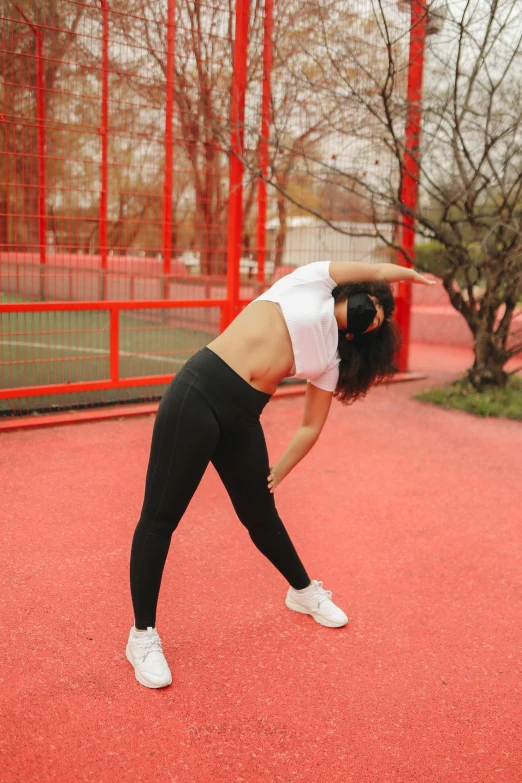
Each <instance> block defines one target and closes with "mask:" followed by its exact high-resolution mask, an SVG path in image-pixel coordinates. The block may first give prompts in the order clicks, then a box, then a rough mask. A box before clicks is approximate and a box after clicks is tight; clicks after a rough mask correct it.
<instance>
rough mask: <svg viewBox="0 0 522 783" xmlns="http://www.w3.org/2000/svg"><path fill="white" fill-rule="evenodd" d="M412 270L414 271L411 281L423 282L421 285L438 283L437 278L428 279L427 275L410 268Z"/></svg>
mask: <svg viewBox="0 0 522 783" xmlns="http://www.w3.org/2000/svg"><path fill="white" fill-rule="evenodd" d="M410 272H411V273H412V278H413V279H412V278H410V279H411V282H412V283H421V285H436V284H437V281H436V280H428V278H427V277H424V276H423V275H420V274H419V273H418V272H416V271H415V269H410Z"/></svg>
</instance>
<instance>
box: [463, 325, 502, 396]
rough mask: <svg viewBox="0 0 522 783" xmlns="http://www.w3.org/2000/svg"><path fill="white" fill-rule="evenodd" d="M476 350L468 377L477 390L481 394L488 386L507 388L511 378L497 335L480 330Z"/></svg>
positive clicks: (476, 340)
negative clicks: (505, 366)
mask: <svg viewBox="0 0 522 783" xmlns="http://www.w3.org/2000/svg"><path fill="white" fill-rule="evenodd" d="M474 350H475V361H474V362H473V366H472V367H470V368H469V370H468V372H467V377H468V380H469V381H470V383H471V384H472V385H473V386H474V387H475V389H477V391H479V392H480V391H482V390H483V389H484V387H486V386H500V387H503V386H505V385H506V381H507V379H508V377H509V376H508V373H506V372H505V371H504V369H503V367H504V364H505V363H506V354H505V351H504V350H503V349H502V348H499V346H498V345H497V340H496V339H495V335H494V334H493V333H492V332H491V331H489V330H486V329H481V328H479V330H478V333H477V337H476V339H475V349H474Z"/></svg>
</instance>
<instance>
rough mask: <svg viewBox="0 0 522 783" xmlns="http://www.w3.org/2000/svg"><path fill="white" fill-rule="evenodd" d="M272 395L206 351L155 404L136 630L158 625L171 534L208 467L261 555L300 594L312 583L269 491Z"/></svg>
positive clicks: (135, 587)
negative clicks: (267, 420) (267, 425)
mask: <svg viewBox="0 0 522 783" xmlns="http://www.w3.org/2000/svg"><path fill="white" fill-rule="evenodd" d="M269 399H270V395H269V394H266V393H265V392H262V391H259V390H258V389H254V387H253V386H251V385H250V384H249V383H247V381H245V380H244V379H243V378H242V377H241V376H240V375H238V374H237V373H236V372H235V370H233V369H232V368H231V367H230V366H229V365H228V364H227V363H226V362H225V361H223V359H221V357H219V356H218V355H217V354H216V353H214V352H213V351H212V350H211V349H210V348H202V349H201V350H200V351H198V352H197V353H196V354H194V356H192V357H191V358H190V359H189V360H188V361H187V362H186V363H185V364H184V365H183V367H182V368H181V369H180V370H179V371H178V372H177V373H176V375H175V376H174V378H173V379H172V381H171V382H170V385H169V386H168V388H167V390H166V392H165V394H164V395H163V398H162V400H161V402H160V404H159V407H158V412H157V415H156V420H155V422H154V429H153V433H152V445H151V451H150V458H149V465H148V469H147V477H146V482H145V499H144V502H143V508H142V511H141V516H140V520H139V522H138V524H137V526H136V530H135V531H134V537H133V540H132V550H131V558H130V585H131V594H132V602H133V606H134V619H135V625H136V627H137V628H143V629H145V628H147V627H148V626H155V625H156V607H157V603H158V596H159V591H160V585H161V578H162V575H163V568H164V565H165V560H166V558H167V554H168V551H169V547H170V540H171V536H172V533H173V532H174V530H175V529H176V527H177V526H178V523H179V521H180V519H181V517H182V516H183V514H184V513H185V509H186V508H187V506H188V504H189V502H190V499H191V498H192V496H193V494H194V492H195V491H196V489H197V486H198V484H199V482H200V481H201V478H202V476H203V474H204V472H205V469H206V467H207V465H208V463H209V461H211V462H212V464H213V465H214V467H215V468H216V470H217V472H218V474H219V476H220V478H221V480H222V481H223V484H224V485H225V487H226V489H227V492H228V494H229V496H230V499H231V501H232V504H233V506H234V509H235V511H236V513H237V515H238V517H239V519H240V520H241V522H242V523H243V525H244V526H245V527H246V528H247V530H248V533H249V535H250V538H251V539H252V541H253V542H254V544H255V545H256V547H257V548H258V549H259V551H260V552H262V553H263V555H265V557H267V558H268V559H269V560H270V562H271V563H272V564H273V565H274V566H275V567H276V568H277V569H278V570H279V571H280V572H281V574H283V576H284V577H285V579H287V581H288V582H289V583H290V584H291V585H292V587H295V588H296V589H297V590H300V589H302V588H304V587H306V586H307V585H308V584H309V583H310V579H309V577H308V574H307V573H306V570H305V568H304V566H303V564H302V563H301V561H300V559H299V556H298V554H297V552H296V550H295V548H294V545H293V544H292V541H291V540H290V537H289V535H288V533H287V532H286V530H285V527H284V525H283V523H282V521H281V519H280V518H279V514H278V513H277V510H276V507H275V502H274V495H273V494H272V493H271V492H270V490H269V489H268V484H267V479H268V474H269V472H270V468H269V460H268V452H267V448H266V443H265V436H264V433H263V429H262V427H261V422H260V421H259V416H260V414H261V412H262V410H263V408H264V407H265V405H266V404H267V402H268V401H269Z"/></svg>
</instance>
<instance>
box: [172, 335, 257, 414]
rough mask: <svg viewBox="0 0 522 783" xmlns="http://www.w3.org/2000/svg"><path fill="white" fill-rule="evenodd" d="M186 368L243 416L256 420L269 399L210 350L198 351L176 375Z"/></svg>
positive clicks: (202, 349)
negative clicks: (255, 417) (253, 417)
mask: <svg viewBox="0 0 522 783" xmlns="http://www.w3.org/2000/svg"><path fill="white" fill-rule="evenodd" d="M185 368H186V369H187V370H190V371H191V372H193V373H194V375H196V376H198V378H201V379H202V380H204V381H206V382H207V383H208V384H209V385H210V388H211V389H212V390H213V391H214V392H216V393H217V394H219V395H220V396H221V397H223V398H224V399H226V400H227V401H228V402H230V403H231V404H232V405H233V406H234V407H235V408H237V409H238V410H239V411H241V412H242V413H244V414H246V415H254V416H259V415H260V414H261V412H262V410H263V408H264V407H265V405H266V404H267V402H268V401H269V400H270V398H271V396H272V395H271V394H268V393H267V392H263V391H261V390H260V389H254V387H253V386H251V385H250V384H249V383H248V381H245V379H244V378H242V377H241V375H239V374H238V373H237V372H236V371H235V370H233V369H232V367H231V366H230V365H229V364H227V363H226V362H225V361H224V359H222V358H221V356H218V355H217V353H214V351H213V350H212V349H211V348H207V347H205V348H201V349H200V350H199V351H198V352H197V353H195V354H194V355H193V356H191V357H190V359H188V361H187V362H185V364H184V365H183V367H182V368H181V370H179V372H182V371H183V370H184V369H185Z"/></svg>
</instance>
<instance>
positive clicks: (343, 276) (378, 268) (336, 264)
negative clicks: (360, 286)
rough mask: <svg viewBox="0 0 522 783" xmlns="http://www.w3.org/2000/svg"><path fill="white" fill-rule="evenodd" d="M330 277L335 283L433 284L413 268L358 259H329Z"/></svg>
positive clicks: (433, 282) (433, 283) (433, 281)
mask: <svg viewBox="0 0 522 783" xmlns="http://www.w3.org/2000/svg"><path fill="white" fill-rule="evenodd" d="M329 269H330V277H331V278H332V280H335V282H336V283H337V285H343V283H366V282H369V281H372V280H387V281H388V282H389V283H398V282H400V281H405V282H409V283H422V284H423V285H435V282H436V281H435V280H428V279H427V278H426V277H423V276H422V275H420V274H419V273H418V272H415V270H414V269H410V268H409V267H406V266H399V264H363V263H362V262H360V261H330V267H329Z"/></svg>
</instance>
